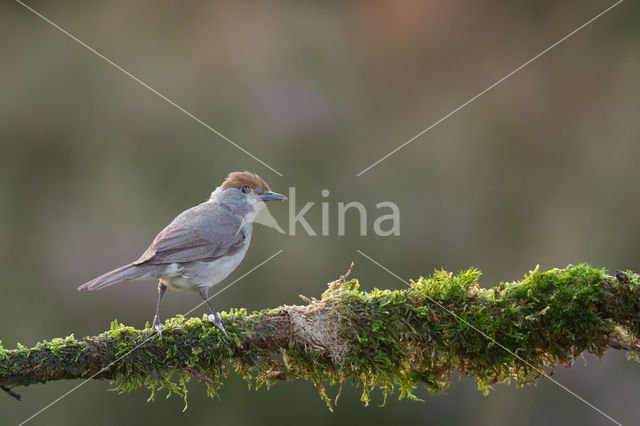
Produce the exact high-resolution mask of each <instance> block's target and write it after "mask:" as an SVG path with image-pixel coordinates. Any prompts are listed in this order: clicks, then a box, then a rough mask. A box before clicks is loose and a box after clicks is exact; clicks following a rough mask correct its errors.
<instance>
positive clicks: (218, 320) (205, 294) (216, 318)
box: [200, 286, 229, 337]
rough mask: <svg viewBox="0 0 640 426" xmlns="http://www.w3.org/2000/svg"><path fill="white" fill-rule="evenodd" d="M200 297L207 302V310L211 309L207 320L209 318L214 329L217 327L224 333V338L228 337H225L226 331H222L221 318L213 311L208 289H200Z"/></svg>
mask: <svg viewBox="0 0 640 426" xmlns="http://www.w3.org/2000/svg"><path fill="white" fill-rule="evenodd" d="M200 297H202V298H203V299H204V301H205V302H207V306H209V309H211V315H207V318H209V321H213V323H214V324H215V325H216V327H218V328H219V329H220V331H222V333H224V335H225V337H229V336H228V335H227V331H226V330H225V329H224V326H223V325H222V318H220V314H219V313H217V312H216V311H215V309H213V306H212V305H211V302H210V301H209V287H205V286H203V287H200Z"/></svg>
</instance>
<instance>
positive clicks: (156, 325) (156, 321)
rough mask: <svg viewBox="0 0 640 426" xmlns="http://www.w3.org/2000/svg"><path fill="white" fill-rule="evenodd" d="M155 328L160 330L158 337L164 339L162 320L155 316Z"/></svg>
mask: <svg viewBox="0 0 640 426" xmlns="http://www.w3.org/2000/svg"><path fill="white" fill-rule="evenodd" d="M153 328H155V329H156V331H157V332H158V337H160V339H162V323H161V322H160V318H158V317H155V318H154V319H153Z"/></svg>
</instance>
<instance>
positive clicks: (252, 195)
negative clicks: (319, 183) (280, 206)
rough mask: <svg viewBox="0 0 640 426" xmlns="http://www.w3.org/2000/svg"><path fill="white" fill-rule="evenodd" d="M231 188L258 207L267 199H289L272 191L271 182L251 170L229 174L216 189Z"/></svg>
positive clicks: (227, 189) (226, 189)
mask: <svg viewBox="0 0 640 426" xmlns="http://www.w3.org/2000/svg"><path fill="white" fill-rule="evenodd" d="M229 190H231V191H234V192H239V193H241V194H242V195H243V196H244V197H245V198H246V200H247V202H248V203H249V204H250V205H251V206H254V207H258V206H259V205H262V204H263V203H265V202H267V201H275V200H281V201H285V200H286V199H287V197H285V196H284V195H282V194H278V193H277V192H273V191H271V188H270V187H269V184H268V183H267V182H265V180H264V179H262V178H261V177H260V176H258V175H257V174H255V173H251V172H231V173H229V176H227V178H226V179H225V181H224V182H223V183H222V185H220V186H219V187H218V188H217V189H216V192H217V191H229ZM216 192H214V194H215V193H216ZM212 197H213V194H212Z"/></svg>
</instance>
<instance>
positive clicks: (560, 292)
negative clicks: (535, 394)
mask: <svg viewBox="0 0 640 426" xmlns="http://www.w3.org/2000/svg"><path fill="white" fill-rule="evenodd" d="M479 278H480V272H479V271H477V270H475V269H469V270H466V271H462V272H460V273H458V274H452V273H449V272H446V271H435V273H434V274H433V275H432V276H431V277H426V278H420V279H418V280H415V281H412V282H411V283H410V286H408V287H407V288H406V289H400V290H380V289H374V290H371V291H361V290H360V288H359V283H358V281H357V280H350V281H347V280H346V279H341V280H338V281H336V282H334V283H331V284H330V285H329V289H328V290H327V291H325V292H324V293H323V294H322V298H321V299H320V300H309V299H306V298H305V300H307V301H308V302H309V303H310V305H309V306H308V307H307V308H308V310H307V311H304V308H303V307H279V308H276V309H266V310H263V311H260V312H253V313H248V312H247V311H246V310H244V309H239V310H232V311H230V312H228V313H222V319H223V321H224V322H225V326H226V328H227V332H228V335H229V337H228V338H226V337H224V336H223V335H222V333H221V332H220V331H219V330H218V329H217V327H215V326H214V325H213V324H212V323H211V322H210V321H208V320H207V319H206V318H204V319H200V318H189V319H187V318H184V317H180V316H178V317H175V318H171V319H169V320H167V321H166V322H165V324H164V326H163V338H162V339H161V340H160V339H158V336H157V333H156V332H155V330H153V329H151V328H149V325H148V324H147V326H146V327H145V328H144V329H142V330H136V329H134V328H133V327H128V326H125V325H122V324H119V323H118V322H117V321H114V322H113V323H112V324H111V327H110V329H109V330H108V331H106V332H104V333H102V334H101V335H99V336H95V337H91V338H85V339H82V340H77V339H75V338H74V337H73V336H69V337H67V338H65V339H52V340H51V341H44V342H40V343H38V344H37V345H36V346H35V347H33V348H26V347H23V346H20V347H18V349H14V350H7V349H5V348H4V347H3V346H2V344H1V342H0V383H4V382H3V380H4V379H5V378H7V377H10V376H11V375H12V374H13V375H14V376H15V374H16V371H27V372H31V374H32V375H31V376H29V375H28V374H26V375H25V377H27V378H25V379H24V380H23V381H22V382H20V381H17V382H16V381H14V382H12V383H13V384H14V385H15V384H16V383H18V384H25V385H26V384H30V383H35V382H38V381H46V380H50V379H52V378H56V377H61V378H68V377H89V376H91V375H95V374H97V377H98V378H106V379H110V380H113V381H114V384H115V387H114V390H115V391H118V392H132V391H134V390H136V389H139V388H146V389H148V391H149V393H150V398H149V399H150V400H153V399H154V398H155V396H156V395H157V394H158V392H163V393H164V392H166V396H167V397H168V396H171V395H177V396H179V397H181V398H184V400H185V408H186V399H187V383H188V382H189V381H190V380H191V379H192V378H194V377H197V378H198V379H199V380H200V381H202V382H203V383H204V384H205V386H206V392H207V394H208V395H209V396H214V395H216V394H217V393H218V392H219V390H220V388H221V386H222V383H223V381H224V379H225V378H226V376H227V374H228V373H229V372H232V371H234V372H236V373H237V374H239V375H241V376H242V377H243V378H244V379H245V380H246V381H247V382H248V383H249V386H250V387H255V388H261V387H266V388H269V387H270V386H271V385H273V384H274V383H276V382H277V381H278V380H291V379H305V380H309V381H311V382H312V383H313V384H314V385H315V386H316V387H317V388H318V391H319V393H320V396H321V398H322V399H324V401H325V402H326V403H327V406H328V407H329V408H331V406H332V404H334V403H335V401H337V395H336V397H335V401H332V400H331V399H330V397H329V391H328V390H330V389H331V387H332V386H336V387H338V388H339V389H341V388H342V386H343V384H344V383H351V384H355V385H360V386H362V396H361V399H362V401H363V402H364V403H365V404H368V403H369V402H370V400H371V393H372V391H374V390H375V389H379V390H381V391H382V401H381V402H382V404H384V401H385V400H386V398H387V397H388V396H389V395H391V394H392V393H393V392H396V391H397V392H398V394H399V397H400V398H410V399H414V400H417V399H418V398H417V397H416V396H415V390H416V388H417V387H418V386H424V387H425V388H426V389H428V390H429V391H431V392H441V391H443V390H444V389H446V388H447V386H448V384H449V382H450V379H451V374H452V373H454V372H457V373H458V374H460V375H462V376H466V377H472V378H475V380H476V381H477V384H478V389H479V390H480V391H482V392H483V393H485V394H486V393H488V392H489V391H490V390H491V389H492V388H493V387H494V386H495V385H498V384H501V383H505V384H508V383H514V384H515V385H516V386H523V385H525V384H530V383H534V382H535V381H536V380H538V379H539V378H541V377H542V376H543V373H542V372H545V371H548V370H549V369H550V368H553V367H555V366H557V365H565V366H570V365H571V363H572V362H573V360H574V359H575V358H576V357H577V356H578V355H579V354H580V353H582V352H583V351H589V352H592V353H595V354H597V355H602V354H603V353H604V351H605V350H607V348H609V347H610V346H613V347H620V348H626V349H637V348H638V343H639V342H638V338H637V336H638V334H639V332H640V316H638V314H637V313H638V312H640V284H639V283H640V280H639V277H638V275H637V274H634V273H632V272H630V271H628V272H626V273H620V274H619V275H618V278H616V277H612V276H609V275H607V273H606V271H604V270H602V269H596V268H592V267H590V266H588V265H584V264H582V265H577V266H569V267H567V268H565V269H553V270H550V271H546V272H540V271H539V270H538V268H536V269H535V270H534V271H531V272H530V273H528V274H527V275H525V277H524V278H523V279H522V280H521V281H519V282H517V283H500V284H499V285H497V286H496V287H494V288H490V289H484V288H482V287H480V285H479V283H478V280H479ZM292 308H297V309H298V312H300V311H302V312H307V313H306V314H305V315H312V313H313V312H316V313H317V312H321V314H322V316H320V317H317V318H316V317H313V320H312V321H309V322H308V324H307V323H305V324H307V326H308V327H315V329H314V330H305V331H309V333H311V332H316V334H315V335H314V336H316V337H314V339H315V340H321V342H318V341H315V340H314V339H312V340H305V337H304V336H302V335H293V334H292V335H291V336H289V337H288V338H287V339H284V340H283V341H282V342H281V343H278V345H276V346H273V345H272V346H269V347H268V348H264V347H263V349H260V347H258V346H255V345H254V343H255V341H256V340H255V339H258V340H260V339H268V338H269V333H270V329H269V328H268V326H266V325H265V324H269V322H268V321H269V320H270V319H272V318H276V317H284V318H287V316H289V319H290V320H292V318H293V317H291V315H292V314H291V312H292V311H290V309H292ZM314 315H315V314H314ZM292 321H293V320H292ZM251 342H254V343H251ZM616 345H618V346H616ZM278 346H279V348H278ZM248 350H251V351H252V353H253V354H254V355H255V356H257V357H258V359H259V361H258V366H255V365H254V364H253V363H252V362H251V361H250V357H249V356H248V352H247V351H248ZM96 353H100V354H101V355H100V357H98V358H96V355H95V354H96ZM628 353H629V356H630V358H633V359H638V355H637V351H635V350H630V351H629V352H628ZM33 365H39V366H47V370H46V371H45V372H44V376H42V375H41V376H38V375H34V374H33V371H34V370H33V368H32V366H33ZM96 372H97V373H96ZM14 376H11V377H14ZM339 392H340V391H339V390H338V391H337V394H338V395H339Z"/></svg>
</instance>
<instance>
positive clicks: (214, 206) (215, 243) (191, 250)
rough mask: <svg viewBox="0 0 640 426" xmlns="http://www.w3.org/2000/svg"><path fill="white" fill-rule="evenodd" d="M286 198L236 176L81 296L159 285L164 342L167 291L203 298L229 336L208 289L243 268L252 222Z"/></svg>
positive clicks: (255, 179) (249, 177)
mask: <svg viewBox="0 0 640 426" xmlns="http://www.w3.org/2000/svg"><path fill="white" fill-rule="evenodd" d="M276 200H281V201H286V200H287V197H286V196H284V195H282V194H278V193H277V192H273V191H271V188H270V187H269V185H268V184H267V182H265V181H264V179H262V178H261V177H260V176H258V175H257V174H254V173H251V172H247V171H245V172H231V173H229V175H228V176H227V178H226V179H225V180H224V182H223V183H222V185H220V186H219V187H217V188H216V189H215V190H214V191H213V192H212V193H211V196H210V198H209V199H208V200H207V201H205V202H204V203H201V204H199V205H197V206H195V207H191V208H190V209H187V210H185V211H183V212H182V213H180V214H179V215H178V216H176V218H175V219H173V221H172V222H171V223H170V224H169V225H167V226H166V227H165V228H164V229H163V230H162V231H160V233H159V234H158V235H157V236H156V238H155V239H154V240H153V242H152V243H151V245H150V246H149V248H148V249H147V250H146V251H145V252H144V253H142V255H141V256H140V257H139V258H138V259H137V260H136V261H134V262H131V263H128V264H126V265H124V266H121V267H119V268H116V269H114V270H112V271H109V272H107V273H105V274H103V275H100V276H99V277H97V278H94V279H92V280H91V281H88V282H86V283H84V284H82V285H81V286H80V287H78V290H100V289H102V288H105V287H108V286H111V285H113V284H116V283H119V282H122V281H134V280H148V279H152V278H154V279H158V299H157V303H156V312H155V316H154V319H153V327H154V328H155V329H156V330H157V332H158V334H159V335H160V337H162V323H161V322H160V303H161V302H162V297H163V296H164V293H165V291H166V290H167V288H169V289H171V290H188V291H193V292H198V293H199V294H200V297H202V299H204V300H205V302H206V303H207V305H208V306H209V309H210V310H211V315H207V318H208V319H209V320H210V321H213V322H214V324H215V325H216V326H217V327H218V328H219V329H220V331H222V333H223V334H224V335H225V336H227V332H226V330H225V328H224V326H223V324H222V319H221V318H220V314H219V313H218V312H216V311H215V309H214V308H213V306H212V305H211V302H210V301H209V289H210V288H211V287H213V286H214V285H216V284H218V283H219V282H221V281H222V280H224V279H225V278H226V277H227V276H228V275H229V274H230V273H231V272H233V271H234V270H235V269H236V268H237V267H238V265H239V264H240V263H241V262H242V260H243V259H244V257H245V254H246V253H247V249H248V248H249V243H250V242H251V234H252V230H253V221H254V219H255V217H256V215H257V214H258V213H259V211H260V210H261V209H262V208H264V206H265V203H267V202H269V201H276Z"/></svg>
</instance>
